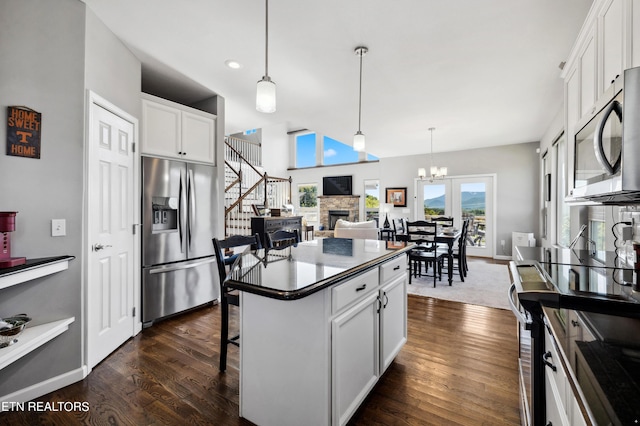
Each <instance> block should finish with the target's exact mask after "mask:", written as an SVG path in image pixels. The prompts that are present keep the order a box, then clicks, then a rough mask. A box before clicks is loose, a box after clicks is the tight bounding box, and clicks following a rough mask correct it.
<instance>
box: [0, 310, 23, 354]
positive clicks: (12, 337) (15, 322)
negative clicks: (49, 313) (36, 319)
mask: <svg viewBox="0 0 640 426" xmlns="http://www.w3.org/2000/svg"><path fill="white" fill-rule="evenodd" d="M29 321H31V318H30V317H28V316H27V315H26V314H19V315H14V316H12V317H8V318H2V319H1V320H0V348H6V347H7V346H10V345H13V344H14V343H16V342H17V341H18V336H20V334H22V332H23V331H24V328H25V326H26V325H27V324H28V323H29Z"/></svg>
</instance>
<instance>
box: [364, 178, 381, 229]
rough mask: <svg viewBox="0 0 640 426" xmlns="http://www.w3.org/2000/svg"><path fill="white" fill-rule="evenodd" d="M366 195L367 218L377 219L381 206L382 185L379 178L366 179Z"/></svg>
mask: <svg viewBox="0 0 640 426" xmlns="http://www.w3.org/2000/svg"><path fill="white" fill-rule="evenodd" d="M364 197H365V198H364V215H365V220H375V219H377V218H378V209H379V208H380V185H379V183H378V181H377V180H365V181H364Z"/></svg>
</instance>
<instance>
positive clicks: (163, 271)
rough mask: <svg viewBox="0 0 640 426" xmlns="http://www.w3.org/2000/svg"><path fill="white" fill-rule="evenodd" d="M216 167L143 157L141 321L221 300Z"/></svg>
mask: <svg viewBox="0 0 640 426" xmlns="http://www.w3.org/2000/svg"><path fill="white" fill-rule="evenodd" d="M217 203H218V186H217V174H216V168H215V167H213V166H207V165H202V164H194V163H187V162H183V161H179V160H165V159H160V158H153V157H142V322H143V325H144V326H148V325H151V324H152V323H153V321H155V320H157V319H159V318H163V317H166V316H169V315H173V314H176V313H178V312H182V311H184V310H187V309H190V308H193V307H196V306H199V305H202V304H205V303H208V302H211V301H213V300H215V299H218V297H219V293H220V291H219V284H218V276H217V269H216V263H215V257H214V256H213V244H212V242H211V239H212V238H213V237H214V236H215V235H217V232H216V231H217V230H216V229H215V228H216V226H215V220H214V217H215V214H216V206H217Z"/></svg>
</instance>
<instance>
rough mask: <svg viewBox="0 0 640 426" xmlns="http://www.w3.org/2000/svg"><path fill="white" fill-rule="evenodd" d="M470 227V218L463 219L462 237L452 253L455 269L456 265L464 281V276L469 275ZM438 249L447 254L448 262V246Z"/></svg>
mask: <svg viewBox="0 0 640 426" xmlns="http://www.w3.org/2000/svg"><path fill="white" fill-rule="evenodd" d="M468 229H469V220H468V219H465V220H463V221H462V229H461V230H460V238H458V246H457V247H455V248H454V249H453V254H452V257H453V262H454V263H453V269H455V268H456V267H457V268H458V274H459V275H460V280H461V281H462V282H464V277H466V276H467V271H468V267H467V242H466V236H467V231H468ZM438 251H439V252H440V253H441V254H443V255H444V256H445V257H444V258H445V259H447V262H448V261H449V260H448V259H449V256H448V251H449V250H448V248H446V249H440V248H438Z"/></svg>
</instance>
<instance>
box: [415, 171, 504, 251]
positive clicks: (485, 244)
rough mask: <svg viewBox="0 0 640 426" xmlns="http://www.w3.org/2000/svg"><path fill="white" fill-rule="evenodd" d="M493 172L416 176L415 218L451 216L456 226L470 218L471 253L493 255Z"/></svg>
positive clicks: (469, 238)
mask: <svg viewBox="0 0 640 426" xmlns="http://www.w3.org/2000/svg"><path fill="white" fill-rule="evenodd" d="M494 181H495V176H494V175H478V176H460V177H450V178H444V179H438V180H434V181H433V182H430V181H428V180H419V179H417V180H416V191H415V194H416V205H415V212H416V219H429V218H430V217H432V216H451V217H453V223H454V226H455V227H456V228H459V227H460V226H461V224H462V221H463V220H465V219H468V220H469V231H468V235H467V239H466V244H467V254H468V255H470V256H480V257H493V255H494V239H495V231H494V229H495V224H494V217H495V211H494V210H495V207H494V194H493V191H494Z"/></svg>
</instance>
